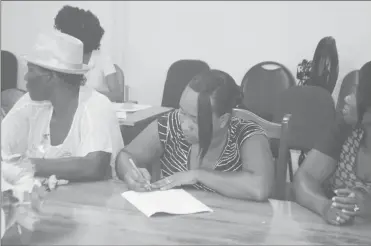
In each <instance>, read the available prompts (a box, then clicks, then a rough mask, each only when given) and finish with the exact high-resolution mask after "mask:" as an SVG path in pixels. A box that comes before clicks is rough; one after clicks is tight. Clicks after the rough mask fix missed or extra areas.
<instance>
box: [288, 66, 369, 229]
mask: <svg viewBox="0 0 371 246" xmlns="http://www.w3.org/2000/svg"><path fill="white" fill-rule="evenodd" d="M370 95H371V62H368V63H366V64H365V65H364V66H363V67H362V68H361V70H360V77H359V82H358V85H357V88H356V90H355V93H352V94H351V95H349V96H347V98H346V99H345V101H346V105H345V107H344V109H343V111H342V113H343V117H339V121H338V122H337V124H336V125H335V126H334V129H332V131H330V132H329V134H328V136H324V139H322V140H321V141H319V143H318V145H317V146H316V147H315V148H314V150H312V151H311V152H310V153H309V155H308V156H307V158H306V160H305V161H304V163H303V165H302V166H301V167H300V168H299V170H298V171H297V173H296V175H295V178H294V187H295V193H296V199H297V202H298V203H299V204H301V205H302V206H304V207H307V208H308V209H310V210H312V211H313V212H315V213H317V214H319V215H321V216H322V217H323V218H324V219H325V220H326V221H327V222H328V223H330V224H334V225H341V224H348V223H349V222H351V221H352V220H353V218H354V216H360V217H363V218H371V97H370Z"/></svg>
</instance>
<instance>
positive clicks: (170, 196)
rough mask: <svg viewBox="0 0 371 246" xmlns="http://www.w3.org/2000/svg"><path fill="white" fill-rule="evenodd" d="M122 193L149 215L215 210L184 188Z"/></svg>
mask: <svg viewBox="0 0 371 246" xmlns="http://www.w3.org/2000/svg"><path fill="white" fill-rule="evenodd" d="M121 195H122V196H123V197H124V198H125V199H126V200H128V201H129V202H130V203H131V204H133V205H134V206H135V207H136V208H137V209H139V210H140V211H141V212H142V213H144V214H145V215H146V216H147V217H151V216H152V215H154V214H155V213H160V212H162V213H168V214H193V213H200V212H213V210H212V209H211V208H209V207H208V206H206V205H205V204H203V203H202V202H200V201H199V200H197V199H196V198H194V197H193V196H192V195H191V194H189V193H188V192H186V191H185V190H183V189H171V190H166V191H150V192H136V191H126V192H124V193H122V194H121Z"/></svg>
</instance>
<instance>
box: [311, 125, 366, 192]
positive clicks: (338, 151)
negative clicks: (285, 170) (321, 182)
mask: <svg viewBox="0 0 371 246" xmlns="http://www.w3.org/2000/svg"><path fill="white" fill-rule="evenodd" d="M363 134H364V131H363V130H362V129H361V128H359V127H355V128H351V127H350V126H349V125H346V123H345V122H344V120H342V119H339V121H338V124H337V125H336V126H335V127H334V129H333V130H332V131H331V132H330V133H329V135H328V136H325V139H324V140H323V141H321V143H319V144H318V146H317V147H315V149H317V150H319V151H320V152H322V153H324V154H326V155H328V156H330V157H332V158H334V159H335V160H337V161H338V165H337V167H336V171H335V172H334V174H333V175H332V176H331V177H330V178H329V180H328V184H327V187H326V188H327V193H328V195H329V196H331V195H333V191H334V190H336V189H340V188H346V187H347V188H350V189H354V188H360V189H363V190H365V191H367V192H371V181H367V182H366V181H365V180H363V179H361V178H359V177H358V176H357V171H356V167H357V161H356V160H357V154H358V151H359V149H360V146H361V141H362V137H363Z"/></svg>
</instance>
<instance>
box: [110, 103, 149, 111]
mask: <svg viewBox="0 0 371 246" xmlns="http://www.w3.org/2000/svg"><path fill="white" fill-rule="evenodd" d="M112 104H113V108H114V110H115V111H116V112H136V111H139V110H143V109H147V108H150V107H152V106H151V105H146V104H136V103H112Z"/></svg>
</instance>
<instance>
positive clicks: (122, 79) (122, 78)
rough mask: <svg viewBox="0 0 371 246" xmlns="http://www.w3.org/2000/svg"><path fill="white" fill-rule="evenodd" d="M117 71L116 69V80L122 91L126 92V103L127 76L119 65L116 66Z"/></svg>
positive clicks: (125, 98)
mask: <svg viewBox="0 0 371 246" xmlns="http://www.w3.org/2000/svg"><path fill="white" fill-rule="evenodd" d="M114 66H115V69H116V79H117V81H118V84H119V85H120V90H121V91H122V92H124V101H126V100H127V99H128V98H127V95H126V94H127V93H128V92H127V91H126V90H125V75H124V72H123V71H122V69H121V68H120V67H119V65H117V64H114Z"/></svg>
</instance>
